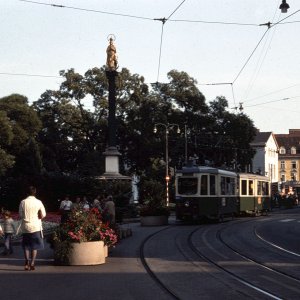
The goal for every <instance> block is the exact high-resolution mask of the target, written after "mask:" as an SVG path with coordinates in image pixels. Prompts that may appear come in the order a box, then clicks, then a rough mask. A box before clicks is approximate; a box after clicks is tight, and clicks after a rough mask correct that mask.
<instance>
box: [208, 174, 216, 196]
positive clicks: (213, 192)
mask: <svg viewBox="0 0 300 300" xmlns="http://www.w3.org/2000/svg"><path fill="white" fill-rule="evenodd" d="M209 193H210V195H216V176H215V175H210V176H209Z"/></svg>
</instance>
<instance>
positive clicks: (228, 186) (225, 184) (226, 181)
mask: <svg viewBox="0 0 300 300" xmlns="http://www.w3.org/2000/svg"><path fill="white" fill-rule="evenodd" d="M221 195H235V179H234V178H231V177H223V176H221Z"/></svg>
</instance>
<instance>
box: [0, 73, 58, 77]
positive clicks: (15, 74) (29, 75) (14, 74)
mask: <svg viewBox="0 0 300 300" xmlns="http://www.w3.org/2000/svg"><path fill="white" fill-rule="evenodd" d="M0 75H8V76H25V77H26V76H27V77H42V78H63V77H62V76H54V75H42V74H28V73H9V72H0Z"/></svg>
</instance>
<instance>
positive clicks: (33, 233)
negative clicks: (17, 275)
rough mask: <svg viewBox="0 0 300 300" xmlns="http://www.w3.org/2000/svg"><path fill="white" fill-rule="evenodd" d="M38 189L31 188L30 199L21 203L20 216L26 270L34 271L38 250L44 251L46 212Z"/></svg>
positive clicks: (29, 191)
mask: <svg viewBox="0 0 300 300" xmlns="http://www.w3.org/2000/svg"><path fill="white" fill-rule="evenodd" d="M35 196H36V188H35V187H34V186H30V187H29V190H28V197H27V198H26V199H24V200H22V201H21V203H20V206H19V216H20V219H21V230H22V236H23V239H22V247H23V250H24V256H25V270H27V271H28V270H34V269H35V266H34V263H35V259H36V256H37V250H41V249H44V241H43V235H42V233H43V231H42V230H43V229H42V219H43V218H44V217H46V210H45V207H44V205H43V203H42V201H41V200H39V199H37V198H36V197H35Z"/></svg>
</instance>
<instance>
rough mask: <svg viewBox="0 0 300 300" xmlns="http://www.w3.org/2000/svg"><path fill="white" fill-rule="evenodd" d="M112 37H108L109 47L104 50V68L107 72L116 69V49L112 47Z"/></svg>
mask: <svg viewBox="0 0 300 300" xmlns="http://www.w3.org/2000/svg"><path fill="white" fill-rule="evenodd" d="M114 40H115V39H114V36H113V35H110V36H109V45H108V47H107V49H106V54H107V59H106V68H107V70H108V71H115V70H116V69H117V68H118V59H117V49H116V46H115V45H114Z"/></svg>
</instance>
